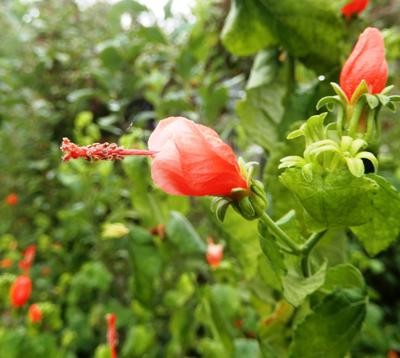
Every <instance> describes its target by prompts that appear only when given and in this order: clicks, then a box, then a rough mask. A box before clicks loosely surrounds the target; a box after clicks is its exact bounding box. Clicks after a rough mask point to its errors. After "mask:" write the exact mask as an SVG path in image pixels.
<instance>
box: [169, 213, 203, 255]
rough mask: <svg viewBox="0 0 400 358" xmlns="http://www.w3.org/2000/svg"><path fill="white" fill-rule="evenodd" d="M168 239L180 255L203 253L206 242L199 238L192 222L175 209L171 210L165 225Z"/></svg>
mask: <svg viewBox="0 0 400 358" xmlns="http://www.w3.org/2000/svg"><path fill="white" fill-rule="evenodd" d="M166 232H167V235H168V240H169V241H171V242H172V243H174V244H175V245H176V247H177V250H178V252H179V253H181V254H182V255H186V254H196V253H198V254H204V253H205V252H206V244H205V243H204V241H203V240H202V239H201V237H200V236H199V234H198V233H197V231H196V230H195V229H194V227H193V226H192V224H191V223H190V222H189V221H188V220H187V219H186V218H185V217H184V216H183V215H182V214H181V213H178V212H176V211H172V212H171V218H170V220H169V221H168V223H167V225H166Z"/></svg>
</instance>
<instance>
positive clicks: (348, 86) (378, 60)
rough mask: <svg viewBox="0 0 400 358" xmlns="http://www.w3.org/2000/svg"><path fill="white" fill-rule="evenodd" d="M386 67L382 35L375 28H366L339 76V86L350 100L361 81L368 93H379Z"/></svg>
mask: <svg viewBox="0 0 400 358" xmlns="http://www.w3.org/2000/svg"><path fill="white" fill-rule="evenodd" d="M387 77H388V67H387V63H386V60H385V47H384V42H383V38H382V35H381V33H380V31H379V30H378V29H376V28H373V27H369V28H367V29H366V30H365V31H364V32H363V33H362V34H361V35H360V37H359V39H358V42H357V44H356V46H355V47H354V49H353V52H352V53H351V55H350V57H349V58H348V59H347V61H346V63H345V64H344V66H343V69H342V72H341V74H340V86H341V87H342V89H343V90H344V92H345V93H346V95H347V98H348V99H349V100H350V99H351V97H352V95H353V93H354V91H355V90H356V88H357V87H358V85H359V84H360V83H361V81H362V80H365V82H366V83H367V85H368V89H369V92H370V93H380V92H381V91H382V90H383V89H384V88H385V85H386V81H387Z"/></svg>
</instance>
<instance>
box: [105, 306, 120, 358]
mask: <svg viewBox="0 0 400 358" xmlns="http://www.w3.org/2000/svg"><path fill="white" fill-rule="evenodd" d="M106 319H107V341H108V344H109V346H110V350H111V358H117V339H118V335H117V329H116V326H115V324H116V321H117V316H116V315H115V313H110V314H108V315H107V316H106Z"/></svg>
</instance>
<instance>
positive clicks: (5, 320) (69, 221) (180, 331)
mask: <svg viewBox="0 0 400 358" xmlns="http://www.w3.org/2000/svg"><path fill="white" fill-rule="evenodd" d="M344 2H345V1H340V0H335V1H321V0H307V1H302V2H299V1H295V0H281V1H272V0H271V1H270V0H252V1H247V0H246V1H245V0H234V1H232V7H231V10H229V9H230V4H229V3H230V2H229V1H222V0H221V1H216V0H215V1H213V0H206V1H197V2H195V5H194V7H193V13H192V14H191V16H186V17H185V16H183V15H177V14H174V13H173V12H171V2H168V3H167V5H166V7H165V9H164V10H165V19H163V20H162V21H161V20H158V21H157V20H156V19H155V17H154V15H153V14H151V12H150V11H149V10H148V9H147V8H146V7H145V6H144V5H142V3H139V2H136V1H134V0H121V1H118V2H115V3H108V2H102V1H98V2H95V3H94V4H93V5H91V6H88V7H80V6H78V4H77V3H76V2H74V1H72V0H32V1H26V0H3V1H2V2H1V3H0V25H1V28H2V40H1V43H2V45H1V46H0V147H1V148H2V151H3V153H2V155H1V156H0V171H1V173H2V175H1V176H0V198H5V197H6V196H7V195H8V194H9V193H16V194H17V196H18V203H17V204H16V205H14V206H10V205H7V204H6V203H5V201H3V202H2V203H1V204H0V217H1V221H0V259H2V260H3V259H6V258H7V259H11V260H12V262H13V264H12V266H11V267H8V268H7V267H2V268H0V270H1V274H0V351H1V352H2V353H1V355H4V356H5V357H27V358H28V357H32V358H36V357H41V358H43V357H44V358H46V357H49V358H50V357H60V358H64V357H65V358H73V357H108V356H109V355H110V352H109V348H108V346H107V339H106V321H105V315H106V314H107V313H109V312H115V313H116V315H117V329H118V335H119V343H118V351H119V354H120V356H121V357H199V356H203V357H218V358H219V357H267V358H269V357H286V356H287V355H288V348H289V346H290V351H291V355H292V356H293V357H310V356H312V354H313V352H310V347H313V345H317V346H318V345H322V346H324V347H325V350H324V351H323V354H324V356H327V357H341V356H343V355H344V354H346V352H347V351H348V347H349V346H350V341H351V339H352V338H354V337H355V343H354V344H353V346H352V349H351V356H352V357H371V358H372V357H374V358H375V357H384V356H385V355H386V354H387V352H388V351H389V350H397V351H400V333H399V332H400V315H399V312H400V310H399V302H400V301H399V299H398V291H399V287H400V281H399V271H400V255H399V254H398V253H396V250H395V247H394V246H392V247H391V248H389V249H388V250H387V251H385V252H383V253H380V254H379V255H378V256H376V257H374V258H371V257H370V256H369V255H368V253H367V252H365V251H364V250H363V249H362V248H361V246H360V244H359V243H358V242H357V241H356V240H354V237H353V235H352V233H351V232H350V231H349V232H344V231H343V230H342V231H341V230H338V231H334V230H332V232H329V233H328V235H326V237H325V238H324V239H323V241H322V242H321V250H319V251H318V250H316V253H315V257H314V258H313V259H314V260H315V261H318V260H319V261H322V259H321V258H320V257H325V258H326V257H327V258H328V261H327V263H326V266H325V267H324V270H323V273H321V272H317V273H316V274H315V275H313V276H312V277H310V278H309V279H308V280H309V281H308V282H301V286H300V288H298V289H297V286H296V284H299V280H298V279H297V278H296V276H295V274H294V273H291V272H290V273H288V274H287V275H286V276H285V277H284V279H283V281H282V280H281V278H280V277H278V276H277V275H276V270H278V271H279V270H280V268H281V267H282V266H280V260H282V258H281V257H279V255H278V254H276V252H275V251H274V246H273V243H272V244H271V246H269V247H267V248H261V247H260V245H259V241H258V234H257V224H256V223H255V222H246V221H245V220H243V219H242V218H241V217H239V216H238V215H237V214H236V213H234V212H233V211H229V212H228V213H227V217H226V220H225V222H224V224H221V223H218V222H217V220H216V219H215V218H214V217H213V215H212V214H211V212H210V210H209V206H210V199H209V198H196V199H194V198H186V197H171V196H167V195H166V194H164V193H163V192H161V191H160V190H158V189H157V188H155V187H154V186H153V184H152V182H151V179H150V175H149V173H150V169H149V163H148V160H147V159H146V158H129V159H126V160H124V161H123V162H118V163H112V162H97V163H87V162H84V161H72V162H69V163H62V162H61V160H60V159H61V153H60V151H59V145H60V142H61V139H62V137H64V136H68V137H71V138H72V139H73V140H74V141H76V142H78V143H80V144H82V145H84V144H89V143H91V142H96V141H110V142H112V141H119V144H121V145H123V146H126V147H132V148H145V147H146V140H147V138H148V136H149V134H150V131H151V130H152V129H153V128H154V125H155V123H156V121H157V120H159V119H162V118H165V117H168V116H173V115H183V116H186V117H188V118H190V119H192V120H195V121H199V122H201V123H203V124H205V125H208V126H211V127H213V128H215V129H216V130H217V131H218V132H219V133H220V135H221V137H222V138H223V139H224V140H225V141H227V142H229V143H230V144H232V146H233V147H234V148H235V150H237V152H238V153H240V155H242V156H243V157H244V158H245V159H246V160H257V161H259V162H260V170H259V173H258V176H259V177H260V179H262V180H263V181H264V182H265V183H266V187H267V190H268V195H269V196H270V197H272V205H271V208H270V211H271V214H272V215H273V216H274V217H275V218H276V219H278V218H280V217H281V216H282V215H284V214H286V213H287V212H288V211H289V210H291V209H293V208H295V209H296V208H297V206H298V203H297V202H296V201H295V200H294V198H293V196H292V195H291V194H290V193H289V192H288V190H287V189H285V188H284V186H283V185H282V184H281V183H280V182H279V181H278V174H279V173H278V169H277V162H278V161H279V159H280V158H281V157H283V156H285V155H287V154H288V153H293V152H294V151H296V150H299V149H298V148H299V142H298V141H296V140H295V141H293V143H288V142H286V141H285V137H286V135H287V133H288V132H289V131H290V130H291V129H293V128H295V127H296V126H297V124H298V123H299V121H303V120H304V119H306V118H307V116H309V115H311V114H315V113H316V112H317V111H316V109H315V103H316V102H317V100H318V99H319V98H320V97H322V96H323V95H325V94H327V93H330V91H331V90H330V87H329V82H330V81H337V78H338V73H339V71H340V66H341V63H342V62H343V60H344V59H345V58H346V56H347V54H348V53H349V51H350V49H351V46H352V44H353V43H354V41H355V39H356V38H357V36H358V34H359V32H360V31H361V29H363V28H364V27H366V26H378V27H380V28H382V29H384V31H383V32H384V35H385V42H386V46H387V58H388V60H389V64H390V83H393V84H395V85H396V87H397V91H398V89H399V88H400V76H399V68H400V51H399V48H400V46H399V44H400V40H399V39H400V27H399V24H398V16H399V14H400V9H399V5H398V3H397V2H396V1H389V0H376V1H371V2H370V6H369V8H368V10H367V11H366V12H365V13H363V14H362V16H361V18H358V19H353V20H352V21H348V22H346V21H344V19H343V18H342V17H341V16H340V6H341V5H342V4H343V3H344ZM394 14H397V15H396V16H397V17H396V16H395V17H393V16H394ZM123 19H125V20H123ZM393 19H394V20H393ZM396 21H397V22H396ZM224 46H226V48H225V47H224ZM228 50H229V51H231V52H228ZM243 55H245V57H240V56H243ZM251 55H254V56H253V57H251ZM382 117H383V123H384V127H383V138H382V143H383V145H382V147H381V152H380V153H379V155H380V161H381V163H382V164H381V172H382V173H384V176H385V177H386V178H388V179H389V181H390V182H391V183H392V184H394V185H395V186H396V187H397V188H399V187H400V170H399V168H400V159H399V158H400V142H399V140H398V138H399V134H400V126H399V124H398V121H397V122H396V121H395V120H394V118H395V117H394V115H393V114H391V113H389V112H388V111H384V112H383V113H382ZM383 201H384V200H383ZM385 210H389V208H383V211H382V212H381V215H383V217H384V216H385V215H386V214H385ZM160 224H161V226H160ZM286 226H287V227H286V229H287V230H288V231H289V230H292V231H293V232H295V233H299V231H301V230H303V231H304V230H305V228H304V227H294V224H293V223H292V222H289V224H287V223H286ZM157 228H158V229H157ZM358 230H363V237H362V240H363V241H364V240H369V238H368V231H369V229H368V227H360V228H358ZM388 230H390V228H389V229H388ZM209 236H211V237H213V238H214V239H215V240H216V241H218V242H222V243H224V249H225V250H224V260H223V262H222V263H221V266H220V267H219V268H218V269H216V270H213V269H211V268H210V267H209V266H208V265H207V263H206V261H205V250H206V245H207V238H208V237H209ZM369 242H370V249H368V251H369V253H370V254H375V253H377V252H378V251H380V249H381V248H380V247H378V248H376V246H374V241H373V238H372V241H369ZM32 243H35V244H36V245H37V248H38V252H37V256H36V259H35V263H34V265H33V267H32V269H31V278H32V281H33V293H32V297H31V299H30V303H37V304H38V305H39V306H40V308H41V309H42V312H43V319H42V321H41V322H40V323H39V324H31V323H29V321H28V319H27V306H25V307H23V308H20V309H18V310H15V309H12V308H11V306H10V304H9V301H8V289H9V287H10V284H11V282H12V281H13V279H14V278H15V277H16V275H18V274H19V272H20V271H19V269H18V260H19V259H20V258H21V252H22V251H23V249H25V248H26V247H27V246H28V245H30V244H32ZM378 246H379V244H378ZM263 249H264V250H266V251H267V252H268V253H269V254H270V256H269V257H268V260H267V259H266V258H265V257H264V256H263V255H262V252H263V251H262V250H263ZM319 254H321V255H320V256H318V255H319ZM348 261H349V262H350V263H351V264H353V265H354V266H353V265H350V264H349V263H347V264H345V262H348ZM338 264H340V265H339V266H338ZM334 265H336V266H334ZM346 265H347V266H346ZM333 266H334V267H333ZM355 266H356V267H358V269H357V268H355ZM359 270H360V271H361V272H363V273H364V275H365V278H366V286H365V283H364V281H363V279H362V277H361V274H360V271H359ZM285 274H286V273H285ZM322 276H323V278H324V279H321V277H322ZM337 282H340V283H341V285H342V286H343V282H345V287H344V288H341V289H340V290H338V289H337ZM365 287H367V290H368V293H369V296H370V301H369V302H368V303H366V301H365V297H364V296H363V293H364V290H365ZM317 289H319V290H318V292H315V291H316V290H317ZM306 297H309V298H310V300H309V303H307V304H306V305H301V304H302V303H303V301H304V299H305V298H306ZM288 301H289V302H290V303H292V304H294V305H295V306H300V307H299V308H297V307H296V308H294V307H293V306H292V305H290V304H289V303H288ZM314 309H315V310H314ZM310 312H312V314H311V315H309V316H307V315H308V314H309V313H310ZM364 315H366V319H365V322H364V324H363V326H362V330H361V334H359V335H356V332H357V330H358V328H359V326H361V322H362V319H363V317H364ZM306 316H307V317H306ZM304 317H306V319H304ZM335 317H336V318H335ZM335 319H337V322H339V321H340V322H341V324H343V322H344V323H345V324H344V326H343V327H339V328H338V327H337V326H334V324H335ZM293 322H294V323H295V324H296V326H297V328H296V330H295V331H292V330H291V329H290V328H289V327H290V326H291V324H292V323H293ZM321 322H322V323H321ZM323 322H330V323H331V324H332V327H334V329H335V330H336V333H337V334H338V335H340V333H342V332H346V333H347V336H346V337H350V338H349V339H348V338H345V339H343V340H342V341H340V337H339V336H334V335H332V334H331V332H330V331H329V330H330V327H329V326H327V324H325V325H324V324H323ZM291 342H292V343H291ZM290 343H291V344H290ZM321 354H322V353H321ZM318 356H322V355H318Z"/></svg>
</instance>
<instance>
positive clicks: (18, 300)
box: [10, 275, 32, 307]
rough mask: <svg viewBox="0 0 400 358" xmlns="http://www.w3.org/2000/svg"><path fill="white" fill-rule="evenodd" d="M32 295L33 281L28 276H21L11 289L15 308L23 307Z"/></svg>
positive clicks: (11, 298)
mask: <svg viewBox="0 0 400 358" xmlns="http://www.w3.org/2000/svg"><path fill="white" fill-rule="evenodd" d="M31 293H32V281H31V279H30V278H29V277H28V276H26V275H21V276H18V277H17V278H16V280H15V281H14V282H13V284H12V285H11V289H10V301H11V304H12V305H13V306H14V307H21V306H23V305H24V304H25V303H26V302H27V301H28V300H29V297H30V296H31Z"/></svg>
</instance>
